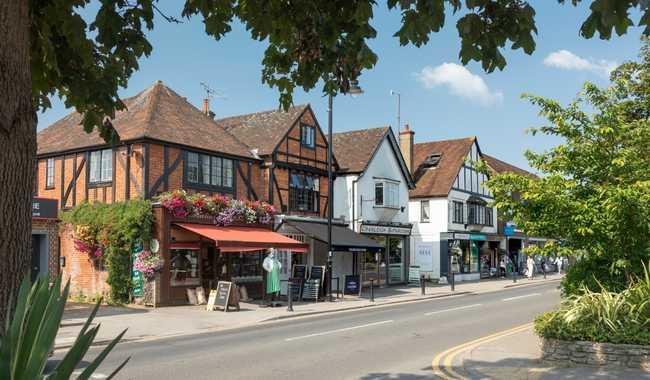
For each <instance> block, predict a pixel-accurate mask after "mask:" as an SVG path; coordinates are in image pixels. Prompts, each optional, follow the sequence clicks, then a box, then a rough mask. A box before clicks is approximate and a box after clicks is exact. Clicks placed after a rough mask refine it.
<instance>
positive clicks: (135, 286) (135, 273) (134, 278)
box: [131, 241, 144, 297]
mask: <svg viewBox="0 0 650 380" xmlns="http://www.w3.org/2000/svg"><path fill="white" fill-rule="evenodd" d="M143 251H144V246H143V245H142V242H141V241H138V242H136V243H135V244H133V248H131V294H132V295H133V297H144V275H143V274H142V272H140V271H139V270H137V269H135V265H134V264H135V260H136V258H137V257H138V256H140V254H141V253H142V252H143Z"/></svg>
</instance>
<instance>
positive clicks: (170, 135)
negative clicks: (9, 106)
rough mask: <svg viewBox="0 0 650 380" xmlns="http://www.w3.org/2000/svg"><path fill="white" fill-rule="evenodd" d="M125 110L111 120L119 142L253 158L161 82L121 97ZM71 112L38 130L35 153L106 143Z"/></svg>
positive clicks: (221, 129)
mask: <svg viewBox="0 0 650 380" xmlns="http://www.w3.org/2000/svg"><path fill="white" fill-rule="evenodd" d="M123 102H124V104H125V105H126V107H127V109H126V110H123V111H119V112H117V113H116V115H115V118H113V119H112V120H111V123H112V125H113V127H114V128H115V130H116V131H117V133H118V134H119V136H120V139H121V140H122V141H127V140H134V139H141V138H150V139H155V140H160V141H165V142H170V143H175V144H181V145H185V146H189V147H193V148H199V149H204V150H208V151H214V152H220V153H225V154H230V155H234V156H240V157H246V158H252V157H253V155H252V154H251V153H250V149H249V148H248V147H247V146H246V145H244V144H243V143H241V142H240V141H238V140H237V139H236V138H235V137H233V136H232V135H230V134H229V133H228V132H226V131H225V130H224V129H223V128H221V127H219V126H218V125H217V124H216V123H215V122H214V120H212V119H211V118H210V117H208V116H206V115H205V114H203V112H201V111H200V110H199V109H197V108H196V107H194V106H193V105H192V104H190V103H189V102H188V101H187V100H186V99H185V98H183V97H181V96H180V95H178V94H177V93H176V92H174V91H173V90H172V89H170V88H169V87H167V86H165V85H164V84H163V83H162V82H161V81H157V82H156V83H154V84H153V85H152V86H150V87H149V88H147V89H145V90H144V91H142V92H140V93H139V94H137V95H136V96H133V97H131V98H127V99H124V100H123ZM80 122H81V115H80V114H79V113H77V112H73V113H71V114H69V115H68V116H66V117H64V118H63V119H61V120H59V121H57V122H56V123H54V124H52V125H51V126H49V127H47V128H45V129H44V130H42V131H41V132H39V133H38V138H37V141H38V152H37V153H38V154H49V153H56V152H63V151H70V150H77V149H82V148H90V147H93V146H100V145H105V144H106V143H105V142H104V140H103V139H102V138H101V137H100V136H99V133H97V131H93V132H92V133H86V132H85V131H84V130H83V127H82V126H81V125H80V124H79V123H80Z"/></svg>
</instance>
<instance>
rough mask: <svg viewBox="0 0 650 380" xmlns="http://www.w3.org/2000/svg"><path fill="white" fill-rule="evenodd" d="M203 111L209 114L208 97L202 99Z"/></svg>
mask: <svg viewBox="0 0 650 380" xmlns="http://www.w3.org/2000/svg"><path fill="white" fill-rule="evenodd" d="M203 113H204V114H206V115H208V116H210V99H207V98H206V99H203Z"/></svg>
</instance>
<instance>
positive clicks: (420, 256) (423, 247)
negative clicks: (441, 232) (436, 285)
mask: <svg viewBox="0 0 650 380" xmlns="http://www.w3.org/2000/svg"><path fill="white" fill-rule="evenodd" d="M432 250H433V246H432V243H419V244H417V246H416V249H415V264H416V265H419V266H420V270H421V271H424V272H431V271H432V270H433V253H432Z"/></svg>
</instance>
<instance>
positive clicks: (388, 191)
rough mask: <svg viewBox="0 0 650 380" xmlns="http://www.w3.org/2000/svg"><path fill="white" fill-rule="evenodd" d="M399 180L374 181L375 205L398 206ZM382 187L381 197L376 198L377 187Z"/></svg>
mask: <svg viewBox="0 0 650 380" xmlns="http://www.w3.org/2000/svg"><path fill="white" fill-rule="evenodd" d="M399 185H400V183H399V182H394V181H377V182H375V188H374V190H375V193H374V197H375V207H387V208H395V209H397V208H399V207H400V204H399ZM379 187H381V189H382V199H381V202H379V199H377V189H378V188H379Z"/></svg>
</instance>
